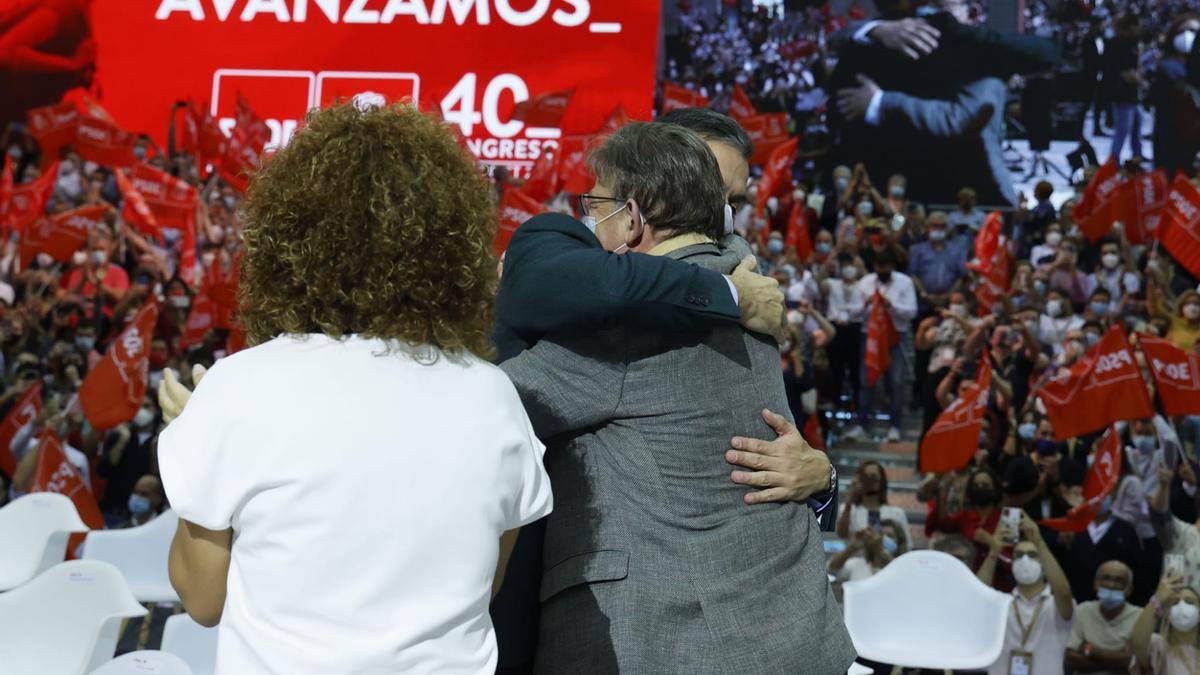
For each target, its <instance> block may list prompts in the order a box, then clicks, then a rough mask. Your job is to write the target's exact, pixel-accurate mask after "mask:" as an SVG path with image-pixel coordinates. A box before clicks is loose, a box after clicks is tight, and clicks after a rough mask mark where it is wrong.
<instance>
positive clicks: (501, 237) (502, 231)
mask: <svg viewBox="0 0 1200 675" xmlns="http://www.w3.org/2000/svg"><path fill="white" fill-rule="evenodd" d="M549 210H550V209H547V208H546V207H545V206H543V205H542V203H541V202H539V201H538V200H536V199H534V198H532V197H530V196H529V195H527V194H525V193H524V192H521V191H520V190H514V189H508V190H505V191H504V196H503V197H501V198H500V226H499V227H497V228H496V238H495V239H494V240H492V253H494V254H496V255H500V254H501V253H504V251H505V250H506V249H507V248H508V242H509V240H511V239H512V236H513V232H516V231H517V228H518V227H520V226H521V224H522V223H524V222H525V221H527V220H529V219H530V218H532V217H534V216H536V215H538V214H539V213H546V212H547V211H549Z"/></svg>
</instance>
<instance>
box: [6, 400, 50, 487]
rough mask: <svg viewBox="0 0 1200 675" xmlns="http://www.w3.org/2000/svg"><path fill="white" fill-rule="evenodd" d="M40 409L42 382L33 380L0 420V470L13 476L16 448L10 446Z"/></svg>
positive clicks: (15, 468) (15, 469)
mask: <svg viewBox="0 0 1200 675" xmlns="http://www.w3.org/2000/svg"><path fill="white" fill-rule="evenodd" d="M41 411H42V383H41V382H34V383H33V384H32V385H31V386H30V387H29V388H28V389H26V390H25V393H24V394H21V398H20V399H18V400H17V402H16V404H15V405H14V406H13V407H12V408H10V409H9V411H8V414H7V415H5V416H4V421H3V422H0V471H3V472H4V473H6V474H8V475H9V476H14V475H16V473H17V458H16V454H15V453H16V448H14V447H13V446H12V444H13V441H14V440H16V437H17V434H18V433H20V431H21V430H22V429H24V428H25V427H26V426H27V425H29V424H32V423H33V420H34V418H35V417H37V416H38V413H40V412H41Z"/></svg>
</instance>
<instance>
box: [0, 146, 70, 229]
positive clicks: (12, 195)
mask: <svg viewBox="0 0 1200 675" xmlns="http://www.w3.org/2000/svg"><path fill="white" fill-rule="evenodd" d="M57 181H58V162H55V163H53V164H51V165H50V166H49V167H47V168H46V170H45V171H43V172H42V175H41V176H38V177H37V178H36V179H34V180H31V181H29V182H28V183H22V184H21V185H14V186H13V188H12V190H11V191H10V192H9V196H8V204H7V207H4V211H3V213H4V216H5V218H4V220H2V221H0V225H3V226H4V227H6V228H8V230H9V231H11V232H18V233H20V232H24V231H25V228H26V227H28V226H29V225H30V224H31V223H33V222H35V221H36V220H37V219H38V218H40V217H41V216H42V214H44V213H45V212H46V205H47V204H49V203H50V197H51V196H52V195H53V194H54V184H55V183H56V182H57ZM0 206H2V205H0Z"/></svg>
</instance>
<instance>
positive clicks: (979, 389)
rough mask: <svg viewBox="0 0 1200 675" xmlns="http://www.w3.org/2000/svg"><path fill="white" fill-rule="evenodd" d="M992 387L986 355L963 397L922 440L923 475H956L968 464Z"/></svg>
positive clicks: (957, 399) (940, 417)
mask: <svg viewBox="0 0 1200 675" xmlns="http://www.w3.org/2000/svg"><path fill="white" fill-rule="evenodd" d="M991 384H992V363H991V360H990V359H989V358H988V355H987V352H984V354H983V356H982V357H980V359H979V373H978V375H977V376H976V378H975V382H973V383H971V385H970V388H969V390H968V392H967V394H966V395H965V396H960V397H958V398H956V399H954V401H953V402H952V403H951V404H950V405H949V406H947V407H946V409H945V410H943V411H942V412H941V413H940V414H938V416H937V421H935V422H934V423H933V426H932V427H930V428H929V431H927V432H926V433H925V438H923V439H921V471H922V473H946V472H948V471H958V470H959V469H961V468H963V467H964V466H966V465H967V464H968V463H970V461H971V458H972V457H974V456H975V452H976V450H977V449H978V448H979V431H980V429H982V428H983V414H984V413H985V412H986V411H987V405H988V389H989V387H990V386H991Z"/></svg>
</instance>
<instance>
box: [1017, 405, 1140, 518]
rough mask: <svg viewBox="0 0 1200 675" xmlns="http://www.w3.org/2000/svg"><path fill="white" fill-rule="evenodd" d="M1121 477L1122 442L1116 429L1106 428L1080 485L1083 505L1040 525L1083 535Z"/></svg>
mask: <svg viewBox="0 0 1200 675" xmlns="http://www.w3.org/2000/svg"><path fill="white" fill-rule="evenodd" d="M1120 478H1121V443H1120V440H1119V436H1118V434H1117V430H1116V429H1115V428H1113V427H1109V429H1108V431H1106V432H1105V433H1104V436H1103V437H1102V438H1101V439H1100V442H1099V444H1098V449H1097V450H1096V455H1095V459H1094V460H1093V461H1092V466H1091V468H1090V469H1088V475H1087V478H1086V479H1085V481H1084V483H1083V498H1084V500H1085V501H1084V502H1083V503H1082V504H1080V505H1079V506H1076V507H1074V508H1072V509H1071V510H1070V511H1068V512H1067V515H1065V516H1062V517H1060V518H1045V519H1042V520H1040V521H1038V524H1039V525H1042V526H1043V527H1048V528H1050V529H1052V530H1057V531H1059V532H1083V531H1085V530H1087V526H1088V524H1090V523H1091V522H1092V521H1093V520H1095V519H1096V516H1097V515H1099V514H1100V510H1101V509H1102V508H1103V506H1104V499H1105V498H1106V497H1108V496H1109V495H1111V494H1112V493H1113V491H1114V490H1116V488H1117V484H1118V483H1119V482H1120Z"/></svg>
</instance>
